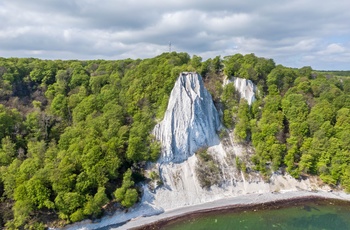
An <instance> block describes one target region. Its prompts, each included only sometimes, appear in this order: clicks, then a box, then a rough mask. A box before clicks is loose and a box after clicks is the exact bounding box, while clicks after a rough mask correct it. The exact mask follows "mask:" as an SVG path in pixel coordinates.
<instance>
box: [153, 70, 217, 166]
mask: <svg viewBox="0 0 350 230" xmlns="http://www.w3.org/2000/svg"><path fill="white" fill-rule="evenodd" d="M219 127H220V119H219V115H218V112H217V110H216V108H215V106H214V103H213V100H212V97H211V95H210V93H209V92H208V91H207V90H206V89H205V87H204V84H203V80H202V77H201V76H200V75H199V74H198V73H195V72H183V73H181V74H180V76H179V77H178V79H177V81H176V83H175V86H174V88H173V89H172V91H171V94H170V98H169V103H168V107H167V110H166V112H165V116H164V119H163V120H162V121H161V122H160V123H159V124H157V125H156V126H155V128H154V130H153V133H154V134H155V136H156V138H157V139H158V140H159V141H160V142H161V144H162V154H161V157H160V160H159V161H160V162H177V163H179V162H183V161H185V160H187V158H188V157H190V156H191V155H193V154H194V152H195V151H196V150H198V149H199V148H201V147H205V146H212V145H215V144H218V143H219V138H218V136H217V134H216V132H217V130H218V129H219Z"/></svg>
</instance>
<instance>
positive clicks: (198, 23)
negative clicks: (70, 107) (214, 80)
mask: <svg viewBox="0 0 350 230" xmlns="http://www.w3.org/2000/svg"><path fill="white" fill-rule="evenodd" d="M349 8H350V2H349V1H343V0H334V1H331V2H320V1H316V0H307V1H305V0H295V1H288V0H281V1H278V2H276V1H273V0H266V1H258V2H257V1H254V2H251V1H239V0H232V1H229V0H223V1H211V0H191V1H188V0H176V1H175V0H169V1H159V0H144V1H136V0H130V1H125V0H106V1H103V2H101V1H97V0H51V1H46V0H36V1H27V0H11V1H6V2H4V1H2V2H0V21H1V23H0V29H1V33H0V55H2V56H5V57H9V56H21V57H24V56H27V57H28V56H34V57H39V58H52V59H57V58H60V59H70V58H80V59H95V58H104V59H119V58H127V57H131V58H144V57H152V56H154V55H157V54H160V53H162V52H165V51H167V50H168V42H169V41H171V42H172V44H173V48H174V50H176V51H185V52H189V53H190V54H197V55H201V56H203V58H208V57H214V56H216V55H221V56H225V55H231V54H234V53H237V52H241V53H256V54H257V55H259V56H265V57H268V58H274V59H275V61H276V62H277V63H281V64H284V65H287V66H293V67H301V66H305V65H311V66H312V67H313V68H315V69H325V68H333V69H349V65H348V63H349V62H345V61H344V60H346V61H349V56H350V51H349V50H350V48H349V43H347V42H348V41H349V40H350V25H349V24H348V22H349V21H350V14H349V13H348V9H349Z"/></svg>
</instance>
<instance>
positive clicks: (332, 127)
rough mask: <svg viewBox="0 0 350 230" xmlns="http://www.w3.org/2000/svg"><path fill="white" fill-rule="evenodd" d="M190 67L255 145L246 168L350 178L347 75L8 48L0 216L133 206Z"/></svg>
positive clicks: (52, 221)
mask: <svg viewBox="0 0 350 230" xmlns="http://www.w3.org/2000/svg"><path fill="white" fill-rule="evenodd" d="M183 71H193V72H197V73H199V74H200V75H201V76H202V77H203V80H204V85H205V87H206V88H207V89H208V91H209V92H210V94H211V97H212V100H213V101H214V104H215V106H216V109H217V110H218V111H220V113H221V121H222V123H223V124H224V126H225V129H224V130H227V131H222V132H219V133H218V136H219V137H220V138H221V139H223V138H226V139H227V138H231V139H232V140H231V141H233V142H235V143H239V144H242V145H247V146H251V147H252V149H253V153H252V154H251V155H249V157H248V156H245V155H244V154H243V155H241V157H236V158H235V164H236V166H237V168H239V170H241V171H242V173H246V174H250V173H255V172H260V173H261V174H262V175H263V176H264V178H265V179H266V180H268V179H269V178H270V176H271V175H272V173H273V172H275V171H286V172H287V173H289V174H290V175H292V176H293V177H295V178H304V177H307V176H309V175H317V176H319V177H320V178H321V179H322V181H323V182H324V183H327V184H329V185H331V186H333V187H339V188H344V189H346V190H350V168H349V167H348V164H349V163H350V142H349V138H348V137H349V136H350V135H349V132H350V79H346V78H338V77H335V76H332V75H329V74H327V75H324V74H323V73H320V72H316V71H313V70H312V69H311V68H310V67H304V68H301V69H292V68H287V67H284V66H281V65H278V66H276V65H275V63H274V62H273V60H271V59H265V58H258V57H256V56H255V55H253V54H249V55H245V56H243V55H240V54H235V55H233V56H228V57H224V58H223V59H221V58H220V57H215V58H213V59H208V60H206V61H202V59H201V58H200V57H198V56H193V57H192V58H191V57H190V56H189V55H188V54H186V53H175V52H173V53H164V54H162V55H160V56H157V57H154V58H150V59H145V60H131V59H127V60H119V61H104V60H96V61H76V60H74V61H60V60H56V61H50V60H38V59H20V58H10V59H5V58H0V103H1V105H0V139H1V145H0V172H1V174H0V196H1V200H0V202H1V204H0V207H1V208H0V225H1V226H2V227H3V226H6V227H7V228H8V229H16V228H19V227H24V228H28V229H29V228H34V229H40V228H44V227H45V226H48V225H49V226H62V225H65V224H67V223H69V222H76V221H80V220H82V219H85V218H91V219H95V218H99V217H101V215H103V214H106V213H108V212H109V211H110V210H114V209H116V208H121V207H126V208H128V207H131V206H133V205H134V204H135V203H136V202H137V201H138V199H139V197H140V195H141V192H142V189H141V187H140V186H139V184H138V182H141V181H156V180H158V179H157V175H156V174H151V175H148V174H147V175H146V174H145V173H144V169H145V166H146V162H148V161H156V160H157V159H158V157H159V156H160V153H161V143H160V142H158V141H157V140H156V138H155V137H154V136H153V135H152V134H151V132H152V130H153V128H154V126H155V125H156V123H157V122H159V121H160V120H162V119H163V117H166V115H164V113H165V110H166V108H167V106H168V100H169V97H170V92H171V90H172V88H173V86H174V84H175V81H176V80H177V78H178V76H179V74H180V73H181V72H183ZM225 76H229V77H239V78H243V79H249V80H251V82H253V83H254V84H255V85H256V86H257V94H256V100H255V101H254V102H253V103H252V104H251V105H249V104H248V102H247V101H246V100H244V99H242V98H241V96H240V94H239V93H238V91H237V90H236V88H235V85H234V82H232V83H227V84H223V83H224V80H225V78H226V77H225ZM232 130H233V134H234V135H232V136H229V137H227V135H226V134H225V133H226V132H231V131H232ZM202 155H203V154H202ZM203 157H204V159H206V160H204V161H209V162H210V159H209V158H210V157H209V158H208V156H206V155H205V154H204V155H203ZM147 177H149V178H147ZM159 183H160V185H161V183H162V182H161V181H159ZM212 184H215V183H213V182H210V181H209V182H207V183H205V184H202V185H203V187H206V186H209V187H210V186H211V185H212Z"/></svg>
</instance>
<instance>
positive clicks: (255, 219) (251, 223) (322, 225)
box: [156, 200, 350, 230]
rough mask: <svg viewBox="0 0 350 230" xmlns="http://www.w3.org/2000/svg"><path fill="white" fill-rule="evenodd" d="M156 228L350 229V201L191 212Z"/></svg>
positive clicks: (304, 202) (295, 203)
mask: <svg viewBox="0 0 350 230" xmlns="http://www.w3.org/2000/svg"><path fill="white" fill-rule="evenodd" d="M158 227H159V228H156V229H170V230H176V229H181V230H186V229H188V230H190V229H191V230H199V229H200V230H202V229H222V230H224V229H259V230H265V229H284V230H292V229H293V230H294V229H310V230H311V229H312V230H313V229H324V230H328V229H344V230H346V229H350V203H349V202H343V201H337V200H310V201H293V202H290V203H288V204H286V203H281V204H269V205H266V204H262V205H258V206H255V207H253V208H252V209H250V210H249V209H246V210H244V209H243V210H242V208H236V209H235V208H232V209H230V210H223V211H221V210H219V211H214V212H207V213H200V214H198V213H197V214H196V213H194V214H190V215H187V216H184V217H181V218H177V219H176V220H172V221H169V222H167V223H163V224H162V225H161V226H158Z"/></svg>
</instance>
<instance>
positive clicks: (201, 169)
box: [195, 148, 221, 188]
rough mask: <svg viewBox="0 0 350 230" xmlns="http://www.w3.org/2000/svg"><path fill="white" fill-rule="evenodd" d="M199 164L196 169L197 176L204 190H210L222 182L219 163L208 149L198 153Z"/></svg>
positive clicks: (200, 150)
mask: <svg viewBox="0 0 350 230" xmlns="http://www.w3.org/2000/svg"><path fill="white" fill-rule="evenodd" d="M196 155H197V158H198V162H197V165H196V168H195V171H196V176H197V179H198V181H199V184H200V186H201V187H202V188H210V187H211V186H212V185H214V184H219V182H220V178H221V175H220V173H221V172H220V169H219V166H218V164H217V161H216V160H215V159H214V158H213V157H212V156H211V155H210V154H209V153H208V152H207V149H204V148H203V149H199V150H198V151H197V152H196Z"/></svg>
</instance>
